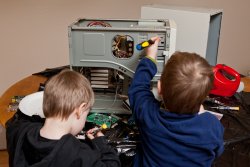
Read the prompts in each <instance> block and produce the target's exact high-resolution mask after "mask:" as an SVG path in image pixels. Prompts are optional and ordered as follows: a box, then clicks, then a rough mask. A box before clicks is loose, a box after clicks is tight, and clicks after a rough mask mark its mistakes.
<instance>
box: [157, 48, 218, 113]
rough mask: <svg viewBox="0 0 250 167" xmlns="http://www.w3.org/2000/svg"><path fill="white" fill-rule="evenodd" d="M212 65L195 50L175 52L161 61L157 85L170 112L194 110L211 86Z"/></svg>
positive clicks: (190, 111)
mask: <svg viewBox="0 0 250 167" xmlns="http://www.w3.org/2000/svg"><path fill="white" fill-rule="evenodd" d="M213 77H214V75H213V69H212V67H211V66H210V65H209V64H208V62H207V61H206V60H205V59H204V58H202V57H201V56H199V55H198V54H195V53H188V52H175V53H174V54H173V55H172V56H171V57H170V59H169V60H168V62H167V63H166V65H165V68H164V70H163V73H162V75H161V79H160V84H159V85H158V89H159V93H160V94H161V95H162V98H163V101H164V104H165V107H166V109H167V110H169V111H170V112H174V113H179V114H194V113H197V112H199V108H200V105H201V104H202V102H203V101H204V99H205V98H206V96H207V95H208V94H209V91H210V89H211V88H212V86H213Z"/></svg>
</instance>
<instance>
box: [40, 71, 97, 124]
mask: <svg viewBox="0 0 250 167" xmlns="http://www.w3.org/2000/svg"><path fill="white" fill-rule="evenodd" d="M83 103H85V104H86V106H87V107H86V108H90V107H92V105H93V103H94V93H93V90H92V88H91V86H90V83H89V81H88V80H87V78H85V77H84V76H83V75H82V74H80V73H78V72H75V71H70V70H64V71H62V72H61V73H59V74H57V75H55V76H53V77H52V78H51V79H50V80H49V81H48V82H47V83H46V86H45V90H44V97H43V112H44V115H45V117H46V118H52V117H58V118H61V119H66V120H67V119H68V117H69V116H70V114H71V113H72V112H73V111H74V110H75V109H76V108H78V107H79V106H80V105H81V104H83Z"/></svg>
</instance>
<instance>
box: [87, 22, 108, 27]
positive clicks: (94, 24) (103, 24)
mask: <svg viewBox="0 0 250 167" xmlns="http://www.w3.org/2000/svg"><path fill="white" fill-rule="evenodd" d="M87 27H112V26H111V25H110V24H109V23H106V22H103V21H92V22H90V23H89V24H87Z"/></svg>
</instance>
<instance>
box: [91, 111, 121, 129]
mask: <svg viewBox="0 0 250 167" xmlns="http://www.w3.org/2000/svg"><path fill="white" fill-rule="evenodd" d="M119 119H120V118H119V117H117V116H115V115H105V114H99V113H93V114H90V115H89V116H88V117H87V122H93V123H94V124H95V125H99V126H103V125H104V124H105V126H106V128H105V129H107V128H110V126H111V125H112V124H114V123H115V122H117V121H118V120H119Z"/></svg>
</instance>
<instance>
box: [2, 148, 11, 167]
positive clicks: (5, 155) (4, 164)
mask: <svg viewBox="0 0 250 167" xmlns="http://www.w3.org/2000/svg"><path fill="white" fill-rule="evenodd" d="M0 166H1V167H9V162H8V153H7V151H2V150H0Z"/></svg>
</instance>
